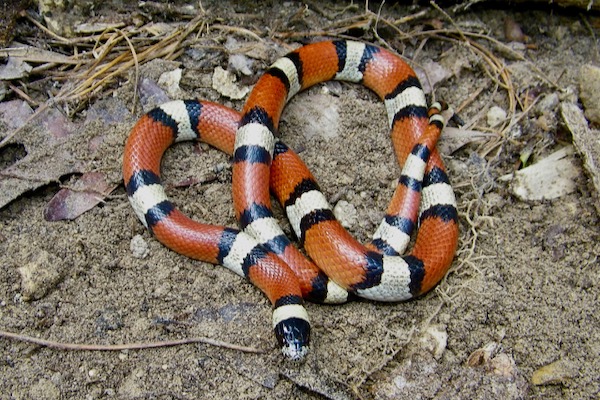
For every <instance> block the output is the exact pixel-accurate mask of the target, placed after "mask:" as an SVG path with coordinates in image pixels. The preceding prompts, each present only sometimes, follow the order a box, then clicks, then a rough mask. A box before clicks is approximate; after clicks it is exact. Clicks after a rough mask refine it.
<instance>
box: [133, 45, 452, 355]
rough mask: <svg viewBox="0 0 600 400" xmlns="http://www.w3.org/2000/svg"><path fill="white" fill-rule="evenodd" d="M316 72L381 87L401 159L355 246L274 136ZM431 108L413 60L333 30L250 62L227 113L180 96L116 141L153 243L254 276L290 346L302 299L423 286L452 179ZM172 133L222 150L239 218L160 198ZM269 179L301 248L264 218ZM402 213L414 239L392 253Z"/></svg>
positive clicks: (295, 345)
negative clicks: (385, 199)
mask: <svg viewBox="0 0 600 400" xmlns="http://www.w3.org/2000/svg"><path fill="white" fill-rule="evenodd" d="M328 80H341V81H350V82H357V83H362V84H363V85H364V86H366V87H367V88H369V89H371V90H372V91H374V92H375V93H376V94H377V95H378V96H379V97H380V98H381V99H382V100H383V101H384V103H385V107H386V110H387V114H388V122H389V126H390V129H391V138H392V143H393V146H394V150H395V154H396V158H397V160H398V162H399V164H400V165H401V166H403V169H402V172H401V174H400V176H399V182H398V186H397V188H396V191H395V193H394V195H393V198H392V200H391V202H390V204H389V206H388V209H387V211H386V213H385V216H384V218H383V221H382V222H381V224H380V225H379V227H378V229H377V231H376V232H375V234H374V236H373V240H372V241H371V242H370V243H369V244H368V245H367V246H363V245H361V244H360V243H357V242H356V241H355V240H354V239H353V238H352V237H351V236H350V234H349V233H347V231H346V230H345V229H344V228H343V227H342V226H341V224H340V223H339V222H338V221H336V219H335V217H334V215H333V212H332V208H331V206H330V205H329V204H328V202H327V200H326V199H325V197H324V196H323V194H322V193H321V192H320V190H319V187H318V184H317V183H316V181H315V179H314V177H313V176H312V174H311V173H310V171H309V170H308V168H307V167H306V165H305V164H304V163H303V162H302V160H301V159H300V158H299V157H298V156H297V155H296V154H295V153H294V152H293V151H292V150H290V149H289V148H288V147H287V146H286V145H285V144H284V143H282V142H281V141H279V140H278V139H277V138H276V135H277V129H278V128H277V127H278V124H279V119H280V116H281V113H282V111H283V108H284V106H285V104H286V102H287V101H288V100H289V99H290V98H291V97H292V96H294V95H295V94H296V93H298V92H299V91H301V90H303V89H306V88H308V87H310V86H312V85H314V84H316V83H319V82H324V81H328ZM440 108H441V106H440V105H439V104H438V103H436V104H434V105H433V106H432V107H431V108H430V109H429V110H428V108H427V105H426V100H425V95H424V93H423V90H422V89H421V85H420V83H419V81H418V79H417V77H416V75H415V73H414V71H413V70H412V69H411V68H410V67H409V66H408V65H407V64H406V63H405V62H403V61H402V60H400V59H399V58H398V57H397V56H395V55H393V54H392V53H390V52H389V51H387V50H384V49H381V48H379V47H376V46H373V45H370V44H364V43H359V42H355V41H347V40H337V41H326V42H319V43H314V44H310V45H306V46H303V47H301V48H299V49H297V50H296V51H293V52H291V53H289V54H288V55H286V56H284V57H282V58H280V59H279V60H277V61H276V62H275V63H274V64H273V65H272V66H271V67H270V68H269V69H268V70H267V71H266V72H265V73H264V75H262V77H261V78H260V79H259V80H258V82H257V83H256V85H255V87H254V89H253V90H252V92H251V93H250V95H249V98H248V100H247V101H246V104H245V106H244V109H243V111H242V113H241V114H238V113H237V112H236V111H233V110H231V109H229V108H226V107H224V106H220V105H218V104H215V103H209V102H200V101H196V100H189V101H172V102H169V103H166V104H163V105H162V106H159V107H157V108H155V109H154V110H152V111H150V112H148V113H147V114H146V115H144V116H143V117H142V118H141V119H140V120H139V121H138V122H137V124H136V125H135V126H134V128H133V129H132V131H131V134H130V136H129V138H128V140H127V143H126V146H125V153H124V160H123V175H124V180H125V186H126V189H127V194H128V197H129V200H130V202H131V205H132V206H133V209H134V210H135V213H136V214H137V216H138V218H139V219H140V220H141V221H142V223H143V224H144V225H145V226H146V227H147V228H148V229H149V230H150V232H151V233H152V234H153V235H154V236H155V237H156V238H157V239H158V240H159V241H160V242H162V243H163V244H164V245H166V246H167V247H169V248H171V249H173V250H174V251H176V252H178V253H181V254H184V255H186V256H188V257H191V258H194V259H199V260H202V261H205V262H210V263H214V264H221V265H223V266H225V267H227V268H229V269H230V270H232V271H233V272H235V273H236V274H238V275H240V276H243V277H246V278H248V279H249V280H250V282H252V283H253V284H254V285H256V286H257V287H258V288H260V289H261V290H262V291H263V292H264V293H265V294H266V295H267V297H268V298H269V300H270V301H271V303H272V304H273V307H274V311H273V327H274V331H275V335H276V337H277V340H278V342H279V344H280V346H281V348H282V352H283V354H284V355H285V356H286V357H287V358H289V359H292V360H300V359H302V358H304V356H305V354H306V353H307V351H308V346H309V337H310V324H309V319H308V315H307V313H306V311H305V309H304V307H303V305H302V304H303V299H308V300H311V301H316V302H323V303H341V302H344V301H346V300H347V298H348V293H352V294H353V295H357V296H360V297H364V298H367V299H372V300H378V301H403V300H408V299H411V298H414V297H416V296H419V295H422V294H423V293H426V292H427V291H429V290H430V289H431V288H432V287H434V286H435V285H436V284H437V283H438V282H439V280H440V279H441V278H442V277H443V276H444V274H445V273H446V271H447V269H448V267H449V266H450V264H451V262H452V259H453V257H454V253H455V250H456V245H457V241H458V223H457V211H456V202H455V197H454V192H453V190H452V187H451V186H450V183H449V180H448V177H447V175H446V173H445V170H444V165H443V163H442V160H441V158H440V156H439V154H438V152H437V150H436V148H435V145H436V141H437V138H438V136H439V135H440V133H441V130H442V127H443V119H442V118H441V116H440V114H439V110H440ZM184 140H202V141H204V142H207V143H209V144H210V145H212V146H214V147H216V148H218V149H220V150H222V151H224V152H226V153H228V154H230V155H233V183H232V185H233V204H234V208H235V212H236V216H237V218H238V220H239V224H240V227H241V230H238V229H234V228H229V227H224V226H216V225H207V224H202V223H199V222H196V221H193V220H191V219H189V218H187V217H186V216H184V215H183V214H182V213H181V212H179V211H178V210H177V209H176V208H175V206H174V205H173V204H172V203H171V202H170V201H169V200H168V199H167V196H166V194H165V191H164V189H163V186H162V185H161V181H160V160H161V157H162V155H163V153H164V151H165V150H166V149H167V148H168V147H169V146H170V145H171V144H172V143H174V142H180V141H184ZM270 193H273V194H274V195H275V197H276V198H277V199H278V200H279V202H280V203H281V204H282V206H283V207H284V209H285V211H286V213H287V215H288V218H289V221H290V223H291V226H292V228H293V230H294V232H295V234H296V236H297V237H298V238H299V242H300V244H301V245H302V246H303V247H304V249H305V250H306V252H307V253H308V254H309V255H310V257H311V259H312V261H310V260H308V259H306V258H305V257H304V256H303V255H302V254H301V253H300V252H299V251H298V249H297V248H296V247H294V246H293V245H292V244H291V243H290V241H289V240H288V239H287V237H286V236H285V235H284V233H283V231H282V230H281V229H280V227H279V225H278V224H277V223H276V221H275V219H274V218H273V215H272V213H271V205H270ZM419 205H420V207H419ZM415 227H418V232H417V236H416V239H415V244H414V247H413V248H412V251H411V252H410V253H409V254H408V255H405V256H401V254H402V253H403V252H404V251H405V248H406V247H407V245H408V243H409V242H410V235H411V233H412V231H413V229H414V228H415ZM313 262H314V263H313ZM315 264H316V265H315ZM317 266H318V267H317Z"/></svg>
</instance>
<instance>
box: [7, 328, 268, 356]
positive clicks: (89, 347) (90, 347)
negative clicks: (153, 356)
mask: <svg viewBox="0 0 600 400" xmlns="http://www.w3.org/2000/svg"><path fill="white" fill-rule="evenodd" d="M0 337H4V338H7V339H13V340H17V341H20V342H27V343H33V344H37V345H40V346H44V347H50V348H53V349H59V350H74V351H121V350H141V349H151V348H156V347H172V346H180V345H183V344H190V343H204V344H208V345H210V346H215V347H222V348H225V349H230V350H236V351H242V352H244V353H264V350H260V349H257V348H255V347H246V346H239V345H237V344H233V343H227V342H222V341H220V340H215V339H210V338H207V337H195V338H189V339H179V340H166V341H164V342H148V343H126V344H114V345H110V344H107V345H103V344H76V343H61V342H55V341H52V340H45V339H39V338H36V337H33V336H27V335H20V334H17V333H13V332H6V331H0Z"/></svg>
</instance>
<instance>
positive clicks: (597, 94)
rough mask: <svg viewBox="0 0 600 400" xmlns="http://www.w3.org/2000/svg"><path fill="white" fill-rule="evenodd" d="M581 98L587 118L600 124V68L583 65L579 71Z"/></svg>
mask: <svg viewBox="0 0 600 400" xmlns="http://www.w3.org/2000/svg"><path fill="white" fill-rule="evenodd" d="M579 97H580V98H581V102H582V103H583V107H584V108H585V116H586V118H587V119H589V120H590V121H591V122H593V123H595V124H600V68H598V67H595V66H593V65H591V64H587V65H583V66H582V67H581V69H580V71H579Z"/></svg>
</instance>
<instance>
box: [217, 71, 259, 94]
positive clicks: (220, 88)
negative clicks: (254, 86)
mask: <svg viewBox="0 0 600 400" xmlns="http://www.w3.org/2000/svg"><path fill="white" fill-rule="evenodd" d="M236 81H237V78H236V76H235V74H233V73H231V72H229V71H227V70H224V69H223V68H221V67H216V68H215V69H214V71H213V76H212V87H213V89H215V90H216V91H217V92H219V93H220V94H221V95H223V96H225V97H229V98H230V99H233V100H241V99H243V98H244V97H246V95H247V94H248V92H249V91H250V88H249V87H240V86H238V85H237V84H236Z"/></svg>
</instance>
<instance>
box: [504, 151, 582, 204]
mask: <svg viewBox="0 0 600 400" xmlns="http://www.w3.org/2000/svg"><path fill="white" fill-rule="evenodd" d="M573 152H574V151H573V147H572V146H567V147H564V148H562V149H560V150H558V151H555V152H554V153H552V154H550V155H549V156H547V157H546V158H544V159H543V160H540V161H538V162H537V163H535V164H533V165H530V166H529V167H527V168H523V169H522V170H519V171H517V172H515V173H514V174H509V175H505V176H502V177H501V178H500V180H510V179H511V178H512V182H511V185H510V189H511V191H512V193H513V194H514V195H515V196H517V197H518V198H519V199H521V200H523V201H531V200H533V201H537V200H550V199H555V198H558V197H561V196H564V195H566V194H569V193H572V192H574V191H575V189H576V185H575V180H576V179H577V177H578V176H579V175H580V173H581V171H580V169H579V168H578V167H577V165H576V164H575V162H574V160H573V157H572V154H573Z"/></svg>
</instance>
